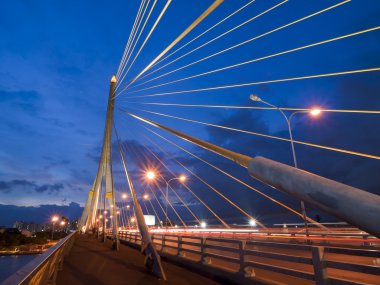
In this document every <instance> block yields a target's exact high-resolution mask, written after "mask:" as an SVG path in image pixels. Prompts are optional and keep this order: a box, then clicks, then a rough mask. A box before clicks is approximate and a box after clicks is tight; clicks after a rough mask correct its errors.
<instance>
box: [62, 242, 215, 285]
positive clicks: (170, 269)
mask: <svg viewBox="0 0 380 285" xmlns="http://www.w3.org/2000/svg"><path fill="white" fill-rule="evenodd" d="M163 267H164V270H165V274H166V277H167V281H163V280H159V279H157V277H155V276H154V275H152V274H150V273H149V272H148V271H147V269H146V268H145V266H144V256H143V255H142V254H141V253H140V252H139V251H138V250H136V249H132V248H130V247H127V246H125V245H122V244H121V245H120V250H119V251H117V252H116V251H113V250H111V243H110V241H107V242H106V243H105V244H104V243H102V242H100V241H98V240H97V239H95V238H94V237H92V236H89V235H82V236H79V237H78V238H77V240H76V241H75V243H74V246H73V248H72V249H71V252H70V254H69V255H68V256H67V257H66V258H65V260H64V264H63V270H62V271H60V272H59V274H58V277H57V284H58V285H67V284H70V285H79V284H86V285H87V284H91V285H96V284H99V285H106V284H112V285H117V284H128V285H129V284H131V285H133V284H139V285H141V284H167V285H170V284H173V285H179V284H180V285H196V284H202V285H216V284H221V283H218V282H216V281H213V280H211V279H209V278H206V277H204V276H202V275H200V274H197V273H196V272H192V271H190V270H187V269H185V268H182V267H180V266H177V265H175V264H173V263H170V262H165V261H163Z"/></svg>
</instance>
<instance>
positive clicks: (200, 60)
mask: <svg viewBox="0 0 380 285" xmlns="http://www.w3.org/2000/svg"><path fill="white" fill-rule="evenodd" d="M350 1H351V0H345V1H342V2H340V3H338V4H335V5H332V6H329V7H327V8H325V9H322V10H320V11H318V12H315V13H312V14H309V15H307V16H305V17H302V18H300V19H297V20H295V21H292V22H290V23H287V24H285V25H282V26H280V27H277V28H275V29H272V30H270V31H268V32H265V33H262V34H260V35H258V36H255V37H253V38H250V39H248V40H245V41H243V42H240V43H238V44H235V45H232V46H230V47H228V48H226V49H223V50H220V51H218V52H216V53H213V54H211V55H208V56H206V57H203V58H201V59H198V60H196V61H194V62H191V63H189V64H186V65H184V66H181V67H179V68H177V69H174V70H172V71H169V72H167V73H164V74H162V75H160V76H157V77H155V78H152V79H150V80H147V81H144V82H143V83H139V84H138V85H135V87H136V86H141V85H143V84H146V83H148V82H151V81H153V80H156V79H159V78H161V77H163V76H166V75H169V74H171V73H173V72H177V71H179V70H182V69H184V68H187V67H190V66H192V65H194V64H197V63H199V62H202V61H205V60H207V59H210V58H212V57H215V56H217V55H220V54H223V53H225V52H227V51H230V50H233V49H235V48H237V47H240V46H243V45H245V44H247V43H250V42H253V41H255V40H258V39H260V38H263V37H265V36H267V35H270V34H273V33H275V32H277V31H280V30H282V29H285V28H287V27H290V26H292V25H295V24H297V23H300V22H302V21H304V20H307V19H310V18H312V17H314V16H317V15H319V14H322V13H325V12H327V11H329V10H332V9H334V8H337V7H339V6H341V5H343V4H346V3H348V2H350ZM280 4H281V3H280ZM172 62H174V61H172ZM167 65H169V64H167ZM167 65H165V66H167ZM165 66H163V67H165ZM161 68H162V67H161Z"/></svg>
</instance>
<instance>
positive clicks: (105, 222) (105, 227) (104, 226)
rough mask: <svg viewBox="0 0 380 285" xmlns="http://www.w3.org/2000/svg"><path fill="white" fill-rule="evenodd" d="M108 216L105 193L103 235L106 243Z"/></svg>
mask: <svg viewBox="0 0 380 285" xmlns="http://www.w3.org/2000/svg"><path fill="white" fill-rule="evenodd" d="M106 220H107V215H106V191H104V200H103V233H102V237H103V238H102V241H103V242H106V229H107V221H106Z"/></svg>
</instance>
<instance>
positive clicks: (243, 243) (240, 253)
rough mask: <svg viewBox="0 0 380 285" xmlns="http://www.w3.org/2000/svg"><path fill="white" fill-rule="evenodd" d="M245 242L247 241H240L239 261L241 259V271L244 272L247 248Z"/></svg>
mask: <svg viewBox="0 0 380 285" xmlns="http://www.w3.org/2000/svg"><path fill="white" fill-rule="evenodd" d="M245 244H246V242H245V241H243V240H241V241H240V242H239V261H240V268H239V273H241V274H244V262H245V260H244V250H245Z"/></svg>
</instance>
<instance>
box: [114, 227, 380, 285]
mask: <svg viewBox="0 0 380 285" xmlns="http://www.w3.org/2000/svg"><path fill="white" fill-rule="evenodd" d="M119 235H120V240H122V241H124V242H126V243H127V244H129V245H131V246H134V247H140V246H141V237H140V235H139V233H130V232H124V231H121V232H120V233H119ZM152 240H153V242H154V244H155V246H156V249H157V251H158V252H159V254H160V255H161V256H163V257H165V258H167V259H168V260H172V261H175V262H179V263H181V264H184V265H185V266H189V267H192V268H195V269H197V270H201V271H204V272H206V273H212V274H213V275H217V276H220V277H223V278H228V279H230V280H233V281H235V282H238V283H241V284H249V283H254V282H255V281H256V282H257V281H259V282H261V283H266V284H279V283H281V284H380V250H377V249H375V248H373V249H353V248H345V247H339V246H332V245H326V246H325V245H323V246H322V245H318V246H315V245H307V244H292V243H284V242H278V241H257V240H239V239H225V238H217V237H202V236H197V237H195V236H179V235H167V234H166V235H164V234H152Z"/></svg>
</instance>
